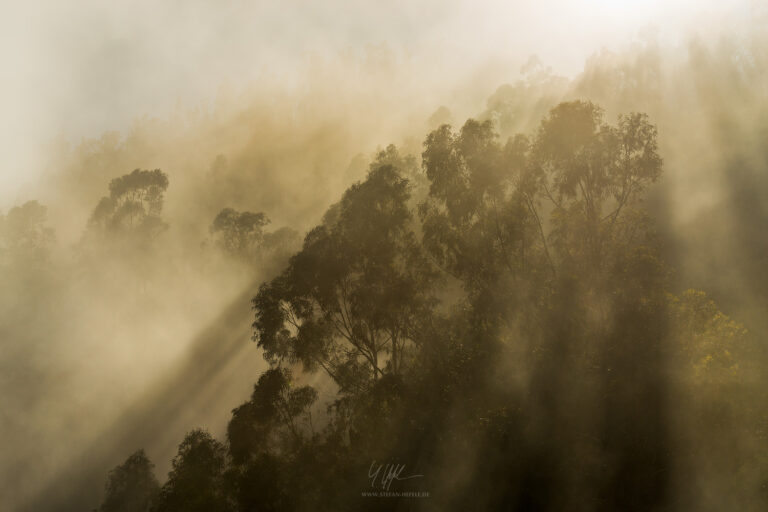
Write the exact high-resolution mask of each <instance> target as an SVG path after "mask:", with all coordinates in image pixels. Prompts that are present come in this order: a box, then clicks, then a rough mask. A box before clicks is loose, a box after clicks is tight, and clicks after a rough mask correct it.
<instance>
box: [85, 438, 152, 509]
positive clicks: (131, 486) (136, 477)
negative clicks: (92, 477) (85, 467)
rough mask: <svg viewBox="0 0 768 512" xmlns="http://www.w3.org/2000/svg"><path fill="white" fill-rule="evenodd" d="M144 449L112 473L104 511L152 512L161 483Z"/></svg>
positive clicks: (103, 505)
mask: <svg viewBox="0 0 768 512" xmlns="http://www.w3.org/2000/svg"><path fill="white" fill-rule="evenodd" d="M153 469H154V464H152V462H150V461H149V459H148V458H147V455H146V454H145V453H144V450H138V451H136V452H135V453H133V454H132V455H131V456H130V457H128V459H126V461H125V462H124V463H122V464H121V465H119V466H117V467H116V468H115V469H113V470H112V471H110V472H109V476H108V477H107V484H106V489H105V490H106V495H105V497H104V502H103V503H102V504H101V507H100V508H99V511H100V512H148V511H149V509H150V506H151V505H152V502H153V501H154V500H155V498H156V497H157V493H158V491H159V490H160V484H159V483H158V481H157V478H155V475H154V473H153V472H152V470H153Z"/></svg>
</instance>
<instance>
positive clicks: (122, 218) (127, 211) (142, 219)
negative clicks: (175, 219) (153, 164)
mask: <svg viewBox="0 0 768 512" xmlns="http://www.w3.org/2000/svg"><path fill="white" fill-rule="evenodd" d="M167 189H168V176H167V175H166V174H165V173H164V172H163V171H161V170H160V169H155V170H153V171H145V170H139V169H136V170H134V171H133V172H131V173H130V174H125V175H123V176H120V177H119V178H115V179H113V180H112V181H110V182H109V196H107V197H103V198H102V199H101V201H99V204H98V205H96V208H95V209H94V211H93V213H92V214H91V218H90V220H89V228H90V229H91V230H92V231H98V232H100V233H102V234H104V235H110V236H125V235H134V236H139V237H141V238H145V239H151V238H154V237H155V236H156V235H157V234H158V233H160V232H161V231H163V230H164V229H165V228H166V224H165V223H164V222H163V220H162V219H161V217H160V214H161V212H162V209H163V198H164V194H165V191H166V190H167Z"/></svg>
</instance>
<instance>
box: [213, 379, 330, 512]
mask: <svg viewBox="0 0 768 512" xmlns="http://www.w3.org/2000/svg"><path fill="white" fill-rule="evenodd" d="M316 400H317V392H316V391H315V390H314V389H313V388H312V387H310V386H302V387H296V388H293V387H292V386H291V373H290V372H289V371H288V370H286V369H282V368H271V369H269V370H267V371H266V372H264V373H263V374H262V375H261V377H259V381H258V383H257V384H256V385H255V386H254V389H253V394H252V395H251V399H250V400H249V401H247V402H246V403H244V404H242V405H241V406H240V407H238V408H236V409H235V410H234V411H232V420H231V421H230V422H229V425H228V427H227V439H228V441H229V451H230V454H231V457H232V462H233V466H234V467H233V468H232V470H231V471H230V473H229V477H230V479H231V480H233V481H234V485H233V487H234V488H235V495H236V497H237V502H238V505H239V507H240V510H291V509H292V507H290V505H291V504H292V503H296V502H297V501H298V500H299V497H297V496H296V489H297V488H299V487H301V488H302V494H306V491H307V485H306V483H305V482H298V481H297V482H293V481H291V471H290V466H291V465H292V464H293V459H294V457H295V456H296V454H297V453H300V452H301V451H302V449H303V448H304V446H305V445H308V444H311V442H312V441H313V440H314V435H315V433H314V430H313V426H312V416H311V413H310V410H309V409H310V407H311V406H312V404H313V403H314V402H315V401H316Z"/></svg>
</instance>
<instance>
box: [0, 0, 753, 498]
mask: <svg viewBox="0 0 768 512" xmlns="http://www.w3.org/2000/svg"><path fill="white" fill-rule="evenodd" d="M3 10H4V11H5V13H4V16H2V21H0V33H2V35H0V48H1V50H0V55H2V56H3V63H4V66H3V67H4V72H3V80H2V84H1V85H0V110H2V111H3V112H4V115H3V122H2V123H1V124H0V126H2V128H1V130H0V141H1V142H0V155H1V156H0V165H1V166H2V167H1V168H2V169H3V170H2V172H1V173H0V214H2V215H4V217H0V220H2V221H3V223H1V224H0V235H1V237H0V250H1V251H2V252H0V264H1V265H0V396H1V397H2V398H0V411H2V412H0V431H1V432H2V434H3V437H4V441H5V448H4V451H3V457H2V459H1V460H0V495H2V496H3V500H4V503H3V508H4V509H8V510H90V509H92V508H94V507H96V506H97V505H98V503H99V501H100V499H101V493H102V489H103V486H104V478H105V475H106V472H107V471H108V470H109V469H111V468H113V467H114V466H115V465H117V464H119V463H120V462H122V461H123V460H124V459H125V457H126V456H127V455H129V454H130V453H131V452H133V451H135V450H136V449H138V448H144V449H145V450H146V451H147V454H148V455H149V457H150V458H151V459H152V460H153V461H154V462H155V463H156V465H157V469H156V473H157V475H158V477H159V478H160V480H161V482H162V481H164V475H165V474H166V473H167V471H168V470H169V468H170V461H171V458H172V457H173V455H174V454H175V452H176V447H177V446H178V443H179V442H180V440H181V439H182V437H183V435H184V433H185V432H187V431H189V430H191V429H192V428H194V427H205V428H208V429H210V430H211V432H212V433H213V434H214V436H216V437H218V438H222V439H223V437H224V435H225V429H226V425H227V421H228V420H229V417H228V415H229V413H230V412H231V410H232V409H233V408H235V407H237V406H238V405H239V404H240V402H242V400H245V399H247V397H248V396H249V393H250V392H251V390H252V387H253V383H254V382H255V381H256V380H257V379H258V377H259V375H260V373H261V372H262V371H264V370H265V369H266V368H267V367H268V365H267V363H266V362H265V361H264V360H263V358H262V355H261V350H260V349H258V348H257V347H256V345H255V344H254V343H252V342H251V336H252V334H253V333H252V332H251V331H252V329H251V323H252V322H253V313H252V311H251V309H250V303H249V300H250V298H251V297H252V296H253V295H254V294H255V293H256V292H257V291H258V287H259V284H260V283H261V282H263V281H266V280H269V279H271V278H273V277H274V276H275V275H277V274H278V273H279V272H280V271H281V270H282V269H283V268H284V266H285V265H286V262H287V259H288V255H290V254H291V253H292V252H293V251H295V250H297V249H298V248H299V247H300V239H301V238H302V237H303V236H304V234H305V233H306V232H307V231H309V230H310V229H312V228H313V227H314V226H315V225H317V224H319V223H320V222H321V220H322V218H323V214H324V212H325V211H326V209H327V208H328V207H329V206H330V205H332V204H334V203H336V202H337V201H338V200H339V198H340V197H341V195H342V193H343V192H344V191H345V190H346V189H347V188H348V187H349V186H350V185H352V184H353V183H354V182H355V181H357V180H362V179H364V178H365V177H366V172H367V170H368V165H369V164H370V163H371V162H372V161H373V160H374V158H375V155H376V152H377V151H379V150H381V149H383V148H385V147H386V146H387V145H388V144H395V145H397V147H398V148H399V150H400V151H401V153H402V154H409V155H413V156H414V157H416V158H419V157H420V154H421V152H422V150H423V146H422V143H423V141H424V140H425V137H426V135H427V134H428V133H429V132H430V131H431V130H433V129H435V128H437V127H438V126H439V125H440V124H442V123H444V122H448V123H451V124H453V125H454V127H456V128H458V127H460V126H461V125H462V124H463V123H464V120H465V119H467V118H469V117H474V118H477V119H480V120H485V119H490V120H491V121H493V123H494V128H495V130H496V131H497V132H498V133H499V135H500V136H501V137H502V139H504V140H506V138H507V137H509V136H512V135H514V134H516V133H518V132H523V133H533V132H534V131H535V130H536V127H537V126H538V125H539V122H540V121H541V119H542V118H543V117H545V116H546V114H547V112H548V111H549V110H550V108H552V107H553V106H555V105H556V104H557V103H559V102H561V101H567V100H574V99H587V100H591V101H593V102H595V103H596V104H599V105H600V106H601V107H602V108H604V109H605V112H606V119H607V120H609V121H610V122H615V120H616V119H617V116H618V115H619V114H620V113H626V112H644V113H647V114H648V116H649V118H650V120H651V122H653V123H654V124H655V125H656V126H657V128H658V133H659V137H658V140H659V154H660V155H661V157H662V158H663V161H664V175H663V177H662V178H661V180H660V181H659V182H657V183H655V184H654V185H653V186H652V187H651V189H650V190H649V193H648V197H647V199H646V206H647V208H648V210H649V213H650V215H651V217H653V219H654V220H655V221H656V222H657V226H658V235H659V237H660V238H661V239H663V240H664V241H665V243H666V247H667V251H668V253H667V257H668V258H669V260H670V261H671V262H672V264H673V265H674V266H675V269H676V271H675V276H674V279H673V282H674V283H675V287H676V288H675V289H674V290H672V291H674V292H676V293H677V292H681V291H682V290H685V289H688V288H696V289H702V290H706V291H707V293H708V295H709V296H711V297H712V298H714V299H715V300H716V302H717V304H718V306H719V307H720V309H721V310H722V311H723V312H724V313H725V314H727V315H729V316H730V317H731V318H733V319H734V320H735V321H738V322H740V323H741V324H743V325H744V326H745V327H746V328H747V329H748V330H749V332H750V336H752V337H753V338H754V339H755V340H758V342H757V344H758V345H760V340H763V339H764V335H765V334H766V333H768V322H767V321H766V319H765V315H764V311H765V306H766V301H767V300H768V277H766V270H768V260H766V254H768V246H766V241H765V234H764V233H765V228H766V227H768V208H766V206H765V204H766V203H765V200H766V198H765V195H766V191H768V187H766V185H768V183H767V181H766V180H767V178H766V170H767V169H768V160H767V156H768V155H767V154H766V152H765V149H764V144H765V136H766V133H768V132H766V128H767V127H768V124H767V122H766V119H768V110H767V109H768V107H766V105H768V102H767V101H766V100H768V85H767V84H768V80H767V78H768V52H766V48H768V46H766V45H767V44H768V31H767V29H766V28H765V27H766V26H768V25H766V23H767V22H768V11H767V10H766V8H765V7H764V6H762V5H760V3H759V2H757V1H752V2H747V1H744V2H732V3H729V4H728V5H723V4H722V3H721V2H694V1H692V0H687V1H686V0H679V1H673V2H661V1H649V2H641V1H639V0H626V1H623V2H619V1H612V2H611V1H607V0H586V1H583V2H576V1H571V2H569V1H563V0H559V1H555V0H548V1H545V2H537V3H536V4H535V6H534V4H533V3H531V2H502V1H499V2H490V1H489V2H479V3H478V2H459V1H449V2H436V1H426V2H420V3H418V5H417V4H416V3H414V2H405V1H396V2H387V3H386V4H385V3H380V2H378V3H377V2H355V3H348V2H341V1H332V2H323V3H315V2H298V1H291V2H283V3H282V4H280V5H278V4H273V5H270V4H267V3H262V2H245V1H232V2H224V3H221V5H216V4H213V3H210V2H204V1H194V2H176V1H171V2H166V3H164V4H163V5H157V3H156V2H148V1H146V2H145V1H140V2H132V3H131V4H117V3H103V2H95V1H94V2H89V1H82V0H80V1H77V2H68V3H61V2H37V3H35V2H32V3H28V4H25V5H23V6H22V5H18V6H6V7H5V8H4V9H3ZM419 165H420V162H419ZM134 169H161V170H162V171H163V172H164V173H166V174H167V177H168V182H169V184H168V187H167V190H165V191H164V194H163V200H162V209H161V213H160V218H161V219H162V222H164V223H166V224H167V227H166V228H164V229H162V230H160V231H158V233H159V234H157V235H153V237H152V239H151V243H150V244H149V245H145V244H144V243H143V242H138V241H137V240H133V239H129V240H127V241H126V240H123V241H119V242H116V241H114V240H111V239H109V238H108V237H106V238H105V237H102V236H101V235H98V236H97V235H95V234H94V233H96V228H94V227H93V226H94V221H93V219H94V216H95V213H94V211H95V209H96V207H97V204H99V201H100V199H101V198H102V197H105V196H109V194H110V189H109V184H110V181H111V180H113V179H115V178H118V177H120V176H123V175H126V174H128V173H130V172H131V171H133V170H134ZM28 201H37V202H39V204H40V205H43V206H44V207H45V210H44V213H40V212H41V211H43V210H35V209H34V208H33V207H30V209H29V210H24V211H22V210H20V209H17V210H15V213H14V208H18V207H22V206H23V205H25V204H27V203H28ZM224 208H233V209H235V210H237V211H251V212H263V213H264V214H265V215H266V216H267V217H268V218H269V220H270V223H269V224H267V225H266V227H265V230H266V231H267V232H275V231H277V230H278V229H279V228H282V227H287V228H291V229H292V230H295V232H296V233H297V235H296V237H295V239H291V240H290V241H289V242H286V244H287V245H286V246H281V247H279V248H277V249H274V250H270V252H265V253H263V254H261V253H260V254H259V255H258V257H253V258H250V259H245V260H243V259H242V258H238V257H234V256H232V255H231V254H226V253H225V251H222V250H221V248H220V247H219V246H218V245H217V240H216V234H215V233H214V231H212V230H211V226H212V223H213V222H214V218H215V217H216V215H217V214H218V213H219V212H220V211H221V210H222V209H224ZM33 210H34V212H37V213H34V212H33ZM24 212H27V213H24ZM41 215H42V216H43V217H44V220H40V219H41V218H42V217H40V216H41ZM15 218H23V219H26V220H22V221H19V222H20V223H21V224H19V225H22V224H23V226H22V228H18V229H17V228H16V227H14V226H16V224H14V222H16V221H14V220H13V219H15ZM29 219H32V220H29ZM25 226H26V227H25ZM29 226H32V227H29ZM105 236H106V235H105ZM30 251H31V252H30ZM761 357H762V356H761ZM513 366H514V365H513ZM521 371H523V370H521ZM745 371H747V370H745ZM746 378H747V379H757V377H754V376H752V375H749V376H748V377H746ZM301 382H302V383H304V384H307V383H309V384H313V383H314V384H317V385H318V386H320V388H321V390H322V389H324V388H323V386H325V384H324V381H323V380H322V379H321V378H320V377H318V376H317V375H306V376H303V377H302V378H301ZM757 389H758V390H759V393H756V394H755V395H750V397H751V399H752V400H753V401H754V402H755V403H758V402H759V403H763V402H764V394H763V391H764V388H762V387H758V388H757ZM329 393H330V392H329ZM669 400H670V403H674V400H675V397H674V396H673V397H670V398H669ZM756 407H757V406H756ZM734 421H736V420H734ZM680 428H681V429H683V430H684V429H685V428H687V426H683V427H680ZM753 441H754V440H752V439H750V440H744V444H745V445H746V448H745V447H740V448H739V449H745V450H750V449H752V445H751V444H750V443H752V442H753ZM680 442H681V443H682V442H684V441H680ZM685 442H688V441H687V440H686V441H685ZM713 450H722V451H727V448H723V447H722V446H721V447H714V448H713ZM681 468H682V469H680V471H685V469H686V468H685V467H684V464H683V463H681ZM723 477H724V475H723V474H722V470H718V469H717V468H708V469H707V470H704V471H702V472H701V474H700V475H699V476H698V477H697V478H699V479H700V482H702V483H701V484H700V485H702V486H711V487H714V488H715V489H716V490H715V491H712V495H711V496H710V495H707V496H705V497H704V498H701V497H691V496H689V495H684V496H682V497H680V499H679V501H680V502H681V503H688V504H698V505H701V503H700V502H697V501H696V500H697V499H699V498H701V499H703V500H704V499H706V500H707V501H706V503H707V506H708V507H710V508H712V509H717V508H718V507H727V506H728V505H729V504H732V502H730V501H729V500H727V499H726V498H723V497H722V496H725V495H726V490H725V489H726V488H727V483H726V482H724V481H723ZM744 478H745V479H746V480H748V481H749V480H750V479H754V480H760V479H761V478H762V481H764V480H765V476H764V475H756V474H754V473H749V475H748V476H745V477H744ZM757 487H759V485H757ZM720 491H722V494H721V495H718V492H720ZM742 498H743V499H744V502H743V503H742V504H744V503H749V504H755V503H758V502H757V501H754V500H756V499H757V498H756V497H755V496H751V495H748V496H742ZM719 500H723V501H722V502H721V501H719Z"/></svg>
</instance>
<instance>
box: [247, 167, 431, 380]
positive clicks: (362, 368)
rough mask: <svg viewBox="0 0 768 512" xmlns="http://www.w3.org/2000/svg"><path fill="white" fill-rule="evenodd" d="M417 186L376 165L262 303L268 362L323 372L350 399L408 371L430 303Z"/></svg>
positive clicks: (265, 289) (256, 302)
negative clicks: (417, 227) (414, 207)
mask: <svg viewBox="0 0 768 512" xmlns="http://www.w3.org/2000/svg"><path fill="white" fill-rule="evenodd" d="M408 199H409V191H408V182H407V180H406V179H404V178H403V177H402V176H401V175H400V173H399V170H398V169H397V168H395V167H393V166H392V165H389V164H381V163H380V162H375V163H374V164H372V166H371V170H370V172H369V174H368V177H367V179H366V180H365V181H364V182H362V183H356V184H355V185H353V186H352V187H350V189H349V190H348V191H347V192H346V193H345V194H344V196H343V197H342V200H341V201H340V202H339V203H338V204H336V205H334V206H333V207H331V208H330V209H329V210H328V212H327V213H326V215H325V217H324V219H323V224H322V225H320V226H318V227H317V228H315V229H313V230H312V231H310V232H309V234H308V235H307V236H306V238H305V239H304V246H303V248H302V250H301V251H300V252H299V253H297V254H296V255H295V256H293V257H292V258H291V260H290V263H289V266H288V268H287V269H286V270H285V271H284V272H283V273H282V274H281V275H280V276H278V277H277V278H275V279H274V280H272V281H271V282H269V283H267V284H264V285H262V287H261V288H260V290H259V293H258V295H257V296H256V297H255V298H254V299H253V306H254V309H255V311H256V321H255V322H254V324H253V327H254V330H255V334H254V340H255V341H257V342H258V345H259V347H262V348H263V349H264V355H265V358H267V360H269V361H271V362H273V363H277V362H280V361H283V360H286V361H288V362H291V363H294V362H301V363H302V364H303V365H304V367H305V368H306V369H307V370H310V371H312V370H315V369H316V368H322V369H323V370H325V371H326V372H327V373H328V375H330V376H331V377H332V378H333V380H334V381H335V382H336V383H337V384H338V385H339V386H341V388H342V390H344V391H346V392H351V391H354V390H355V389H358V388H360V386H365V385H367V384H368V383H370V382H373V381H375V380H376V379H378V378H379V377H380V376H382V375H383V374H384V373H386V372H392V373H395V374H397V373H399V372H400V371H401V370H402V367H403V365H404V364H405V363H406V362H407V361H408V358H407V356H406V354H405V352H406V351H407V350H408V346H409V345H413V344H414V343H415V342H416V340H415V332H414V327H415V325H416V323H417V322H418V321H420V319H421V318H422V317H423V315H425V314H427V311H428V309H429V305H430V301H431V299H430V295H429V294H430V285H429V283H430V279H431V277H432V275H431V272H430V268H429V266H428V264H427V262H426V260H425V259H424V257H423V254H422V252H421V250H420V247H419V244H418V242H417V240H416V237H415V235H414V232H413V230H412V217H411V214H410V211H409V210H408V207H407V201H408Z"/></svg>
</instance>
